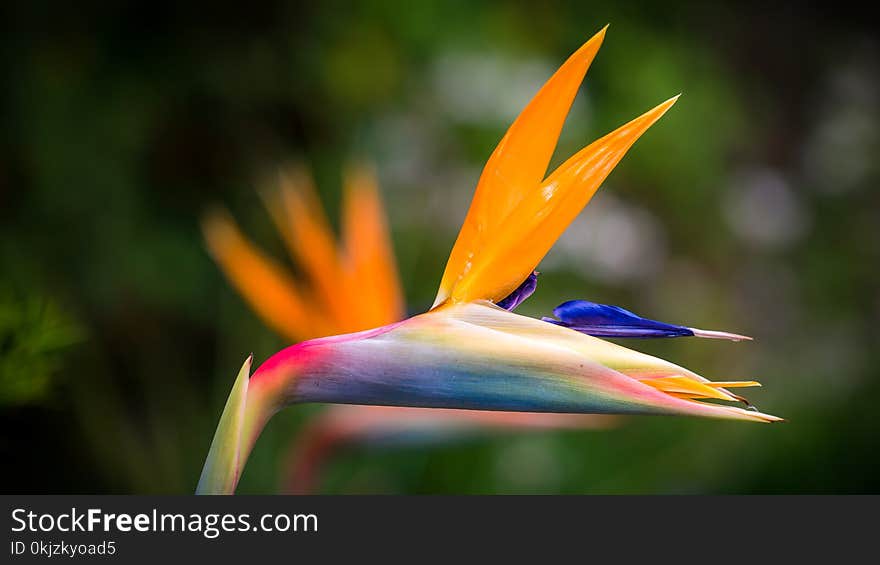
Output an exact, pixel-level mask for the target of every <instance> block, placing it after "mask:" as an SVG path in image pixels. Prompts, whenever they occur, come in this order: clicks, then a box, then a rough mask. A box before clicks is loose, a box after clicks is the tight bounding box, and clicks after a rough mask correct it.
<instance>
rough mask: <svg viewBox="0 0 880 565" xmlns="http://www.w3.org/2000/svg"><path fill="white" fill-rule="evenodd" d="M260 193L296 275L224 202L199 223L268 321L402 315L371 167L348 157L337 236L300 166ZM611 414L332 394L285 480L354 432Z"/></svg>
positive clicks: (335, 326) (304, 324) (435, 432)
mask: <svg viewBox="0 0 880 565" xmlns="http://www.w3.org/2000/svg"><path fill="white" fill-rule="evenodd" d="M264 196H265V199H266V203H267V207H268V209H269V211H270V213H271V217H272V218H273V220H274V221H275V223H276V226H277V228H278V230H279V232H280V233H281V235H282V239H283V240H284V242H285V244H286V246H287V248H288V251H289V253H290V255H291V258H292V260H293V261H294V262H295V263H296V264H297V265H298V266H299V267H300V272H301V273H302V277H301V279H299V280H298V279H296V278H295V277H293V275H292V274H290V272H289V271H288V270H287V269H285V268H284V267H283V266H281V265H279V264H277V263H275V262H273V261H272V260H271V259H269V258H268V257H267V256H266V255H264V254H263V253H262V252H260V251H259V250H258V249H257V247H256V246H254V245H253V244H252V243H251V242H250V241H249V240H248V239H247V238H246V237H245V236H244V235H243V234H242V232H241V230H240V229H239V228H238V226H237V225H236V224H235V222H234V221H233V220H232V219H231V218H230V217H229V215H228V214H227V213H225V212H221V211H219V210H217V211H214V212H212V213H210V214H209V215H208V216H206V218H205V220H204V222H203V231H204V235H205V241H206V242H207V245H208V249H209V251H210V252H211V255H212V256H213V257H214V259H215V260H216V261H217V263H218V265H219V266H220V267H221V269H222V270H223V272H224V273H225V275H226V277H227V278H228V279H229V281H230V282H231V284H232V285H233V286H234V287H235V288H236V289H237V290H238V292H239V293H240V294H241V295H242V296H243V297H244V298H245V300H246V301H247V302H248V303H249V304H250V305H251V307H252V308H253V309H254V311H255V312H257V313H258V314H259V315H260V317H261V318H262V319H263V321H264V322H266V324H267V325H269V326H270V327H272V328H273V329H275V330H276V331H277V332H278V333H280V334H281V335H282V336H284V337H285V338H287V339H290V340H292V341H295V342H298V341H304V340H307V339H312V338H316V337H323V336H325V335H334V334H341V333H346V332H351V331H360V330H365V329H369V328H374V327H377V326H383V325H386V324H389V323H392V322H396V321H398V320H402V319H403V318H404V308H403V300H402V296H403V291H402V287H401V284H400V279H399V277H398V274H397V269H396V266H395V261H394V253H393V251H392V248H391V240H390V235H389V232H388V228H387V222H386V219H385V214H384V212H383V206H382V202H381V198H380V196H379V189H378V184H377V182H376V178H375V175H374V173H373V171H372V170H371V169H370V168H368V167H366V166H365V165H358V166H353V167H351V168H350V169H349V170H348V172H347V174H346V175H345V183H344V196H343V201H342V209H343V212H342V217H343V242H342V243H341V244H338V243H337V241H336V237H335V235H334V234H333V232H332V230H331V229H330V223H329V221H328V220H327V217H326V215H325V214H324V211H323V209H322V208H321V205H320V201H319V199H318V196H317V194H316V193H315V190H314V184H313V182H312V180H311V178H310V177H309V175H308V174H307V173H306V171H305V169H304V168H303V167H292V168H290V169H287V170H286V171H285V172H283V173H281V174H280V175H279V182H278V186H277V187H273V188H272V189H271V190H270V191H269V192H266V193H265V194H264ZM612 421H613V417H612V416H603V415H590V414H555V413H530V412H501V411H497V412H496V411H481V410H456V409H442V408H410V407H398V406H364V405H354V404H333V405H330V406H329V407H328V409H327V410H325V411H324V412H323V413H320V414H318V415H317V416H316V417H315V418H314V419H313V420H312V421H310V422H309V423H308V424H307V425H306V426H305V428H304V430H303V433H302V435H301V437H300V438H298V441H295V442H294V445H293V448H292V450H291V456H290V457H288V460H289V461H290V463H289V466H290V469H289V471H288V472H287V473H286V481H285V488H286V490H287V491H288V492H293V493H298V494H302V493H307V492H311V491H313V490H314V488H315V487H316V483H317V480H318V477H319V474H320V469H321V468H322V466H323V465H324V464H325V463H326V461H327V459H329V458H330V457H331V456H332V455H333V454H334V452H335V451H336V450H337V449H339V448H341V447H343V446H347V445H351V444H355V443H359V442H370V443H379V444H395V445H401V444H402V445H413V444H423V443H428V442H438V441H447V440H450V439H458V438H461V437H462V436H471V435H474V434H476V433H479V432H492V433H499V432H511V431H514V430H518V431H522V430H548V429H576V428H599V427H603V428H604V427H607V426H609V425H610V424H611V422H612Z"/></svg>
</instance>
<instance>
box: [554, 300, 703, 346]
mask: <svg viewBox="0 0 880 565" xmlns="http://www.w3.org/2000/svg"><path fill="white" fill-rule="evenodd" d="M553 313H554V314H555V315H556V317H557V318H559V319H558V320H554V319H552V318H544V320H545V321H547V322H550V323H553V324H557V325H560V326H565V327H568V328H571V329H573V330H577V331H579V332H583V333H585V334H589V335H592V336H596V337H639V338H650V337H682V336H692V335H694V330H693V329H692V328H688V327H685V326H676V325H673V324H666V323H663V322H658V321H657V320H650V319H648V318H642V317H641V316H639V315H637V314H634V313H633V312H630V311H629V310H624V309H623V308H621V307H619V306H610V305H607V304H596V303H595V302H589V301H587V300H570V301H568V302H565V303H563V304H560V305H559V306H557V307H556V309H555V310H553Z"/></svg>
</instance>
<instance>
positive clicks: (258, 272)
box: [202, 211, 320, 341]
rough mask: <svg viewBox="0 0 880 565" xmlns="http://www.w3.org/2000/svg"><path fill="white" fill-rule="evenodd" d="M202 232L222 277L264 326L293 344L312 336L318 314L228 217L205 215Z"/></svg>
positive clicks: (214, 213)
mask: <svg viewBox="0 0 880 565" xmlns="http://www.w3.org/2000/svg"><path fill="white" fill-rule="evenodd" d="M202 232H203V234H204V236H205V241H206V242H207V245H208V250H209V251H210V253H211V255H212V256H213V257H214V260H215V261H217V264H218V265H220V268H221V269H222V270H223V273H224V274H225V275H226V277H227V278H228V279H229V281H230V283H232V285H233V286H234V287H235V288H236V289H237V290H238V292H239V293H241V295H242V296H243V297H244V299H245V300H246V301H247V302H248V303H249V304H250V305H251V307H252V308H253V309H254V310H255V311H256V313H257V314H258V315H259V316H260V318H262V319H263V321H264V322H265V323H266V324H267V325H269V326H270V327H271V328H272V329H274V330H275V331H277V332H279V333H281V334H282V335H284V336H285V337H287V338H289V339H292V340H294V341H301V340H303V339H308V338H311V337H314V336H315V328H314V322H315V320H319V319H320V318H319V316H320V313H315V312H310V308H309V304H308V303H307V302H306V301H304V300H303V298H302V296H301V294H300V292H299V291H298V289H297V287H296V284H295V283H294V281H293V279H292V278H290V276H289V275H288V274H287V272H285V270H284V269H283V268H282V267H281V266H279V265H278V264H276V263H275V262H274V261H272V260H271V259H269V258H268V257H266V256H265V255H263V254H262V253H260V251H259V250H257V249H256V247H254V245H252V244H251V243H250V242H249V241H248V240H247V239H245V237H244V236H243V235H242V234H241V232H240V230H239V229H238V227H237V226H236V225H235V222H234V221H233V220H232V218H230V217H229V215H228V214H226V213H225V212H221V211H214V212H212V213H210V214H208V215H206V216H205V217H204V218H203V220H202Z"/></svg>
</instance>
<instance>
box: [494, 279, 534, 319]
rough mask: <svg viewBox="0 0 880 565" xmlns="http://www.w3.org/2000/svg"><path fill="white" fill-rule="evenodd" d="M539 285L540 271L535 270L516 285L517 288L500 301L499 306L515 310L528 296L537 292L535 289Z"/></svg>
mask: <svg viewBox="0 0 880 565" xmlns="http://www.w3.org/2000/svg"><path fill="white" fill-rule="evenodd" d="M537 287H538V272H537V271H534V272H533V273H532V274H531V275H529V276H528V278H526V280H524V281H523V282H522V284H521V285H519V286H518V287H516V290H514V291H513V292H511V293H510V294H509V295H508V296H507V297H506V298H504V299H503V300H501V301H499V302H498V304H497V306H499V307H501V308H504V309H505V310H511V311H512V310H513V309H514V308H516V307H517V306H519V305H520V304H522V303H523V302H524V301H525V299H526V298H528V297H529V296H531V295H532V293H533V292H535V289H536V288H537Z"/></svg>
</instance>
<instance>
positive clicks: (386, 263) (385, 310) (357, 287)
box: [343, 165, 404, 330]
mask: <svg viewBox="0 0 880 565" xmlns="http://www.w3.org/2000/svg"><path fill="white" fill-rule="evenodd" d="M343 206H344V208H343V234H344V238H345V251H346V255H347V270H348V273H349V277H350V282H349V284H350V285H351V290H350V295H351V296H352V297H353V298H354V299H355V300H354V301H353V302H355V303H356V304H352V305H351V307H352V309H353V310H356V311H358V312H359V316H360V320H359V321H360V325H361V327H358V328H355V329H356V330H362V329H368V328H374V327H378V326H383V325H386V324H390V323H392V322H396V321H398V320H401V319H402V318H403V316H404V306H403V292H402V290H401V287H400V279H399V278H398V276H397V265H396V264H395V261H394V252H393V251H392V248H391V238H390V235H389V233H388V224H387V222H386V219H385V214H384V211H383V207H382V200H381V198H380V195H379V187H378V183H377V182H376V177H375V174H374V172H373V171H372V170H370V169H369V168H368V167H366V166H363V165H360V166H355V167H352V168H351V169H350V170H349V171H348V172H347V174H346V179H345V199H344V204H343Z"/></svg>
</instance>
